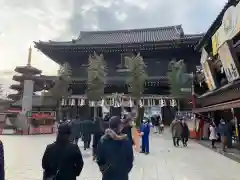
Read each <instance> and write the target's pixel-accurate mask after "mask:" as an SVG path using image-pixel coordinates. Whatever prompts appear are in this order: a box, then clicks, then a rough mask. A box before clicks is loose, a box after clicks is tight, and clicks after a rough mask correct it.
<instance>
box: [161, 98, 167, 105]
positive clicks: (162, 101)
mask: <svg viewBox="0 0 240 180" xmlns="http://www.w3.org/2000/svg"><path fill="white" fill-rule="evenodd" d="M160 106H161V107H164V106H166V101H165V100H164V99H161V100H160Z"/></svg>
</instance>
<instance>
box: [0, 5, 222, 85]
mask: <svg viewBox="0 0 240 180" xmlns="http://www.w3.org/2000/svg"><path fill="white" fill-rule="evenodd" d="M225 2H226V0H211V1H209V0H201V1H199V0H181V1H179V0H148V1H146V0H68V1H66V0H41V1H33V0H21V1H20V0H0V22H1V23H0V47H1V48H0V61H1V64H3V65H1V66H0V71H5V70H11V69H14V67H15V66H17V65H24V64H26V61H27V54H28V47H29V45H30V44H31V42H32V41H34V40H69V39H72V38H73V37H77V36H78V35H79V31H80V30H92V29H94V30H110V29H125V28H146V27H156V26H167V25H175V24H182V25H183V28H184V30H185V32H188V33H197V32H204V31H206V30H207V29H208V27H209V26H210V25H211V23H212V22H213V20H214V19H215V18H216V16H217V14H218V13H219V12H220V10H221V8H222V7H223V5H224V3H225ZM32 59H33V60H32V61H33V65H34V66H37V67H38V68H40V69H42V70H43V72H44V73H47V74H53V73H55V72H56V68H57V65H56V64H55V63H54V62H53V61H51V60H49V59H48V58H47V57H45V56H44V55H43V54H41V53H40V52H37V51H36V50H34V51H33V58H32ZM46 64H47V65H46ZM2 78H4V79H8V78H9V76H8V77H2ZM1 82H2V81H1V80H0V83H1ZM3 83H4V84H5V83H8V84H11V83H12V82H11V81H4V82H3Z"/></svg>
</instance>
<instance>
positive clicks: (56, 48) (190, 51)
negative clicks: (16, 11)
mask: <svg viewBox="0 0 240 180" xmlns="http://www.w3.org/2000/svg"><path fill="white" fill-rule="evenodd" d="M202 37H203V35H202V34H185V33H184V31H183V28H182V27H181V25H177V26H168V27H159V28H147V29H130V30H115V31H81V32H80V36H79V37H78V38H77V39H73V40H71V41H68V42H55V41H48V42H42V41H39V42H35V47H36V48H37V49H39V50H40V51H41V52H42V53H44V54H45V55H46V56H48V57H49V58H51V59H52V60H53V61H55V62H56V63H58V64H63V63H65V62H68V63H69V64H70V66H71V68H72V80H73V83H72V84H71V86H70V88H71V90H72V96H71V97H69V100H68V101H67V102H65V103H64V102H63V105H69V106H73V108H72V109H75V108H74V107H75V106H81V104H82V101H81V99H84V97H85V96H84V95H85V92H86V89H87V84H86V81H87V66H88V57H89V55H90V54H92V53H93V52H96V53H98V54H100V53H103V55H104V59H105V61H106V64H107V70H108V72H107V78H106V79H107V85H106V87H105V90H104V91H105V94H106V96H115V95H116V93H118V94H121V95H123V97H129V92H128V84H127V76H128V72H129V71H128V68H127V66H126V62H125V56H129V55H134V54H137V53H140V55H141V56H142V57H143V59H144V62H145V64H146V70H147V73H148V79H147V81H146V83H145V91H144V94H145V95H144V97H143V99H144V100H143V101H142V103H143V105H144V106H151V105H160V104H161V102H164V103H162V104H164V106H166V107H167V108H166V107H165V108H163V109H164V110H163V117H165V119H168V120H171V119H172V118H173V116H172V115H171V108H170V101H172V100H173V99H174V97H171V95H170V89H169V83H168V78H167V69H168V63H169V62H170V61H171V60H173V59H176V60H180V59H183V60H184V61H185V63H186V64H187V71H188V72H189V73H190V72H194V71H195V70H196V64H197V62H198V61H199V59H200V55H201V54H200V53H199V52H195V51H194V46H195V45H196V44H197V43H198V41H199V40H200V39H201V38H202ZM114 94H115V95H114ZM129 99H130V97H129V98H128V105H126V106H130V105H129ZM181 107H182V108H184V106H181Z"/></svg>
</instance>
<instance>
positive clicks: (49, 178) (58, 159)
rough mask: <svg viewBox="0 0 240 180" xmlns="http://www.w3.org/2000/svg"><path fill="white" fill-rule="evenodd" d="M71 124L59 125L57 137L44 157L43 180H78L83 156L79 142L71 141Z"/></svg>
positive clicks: (48, 147) (47, 148)
mask: <svg viewBox="0 0 240 180" xmlns="http://www.w3.org/2000/svg"><path fill="white" fill-rule="evenodd" d="M70 137H71V126H70V125H69V124H68V123H63V124H61V125H59V127H58V135H57V139H56V141H55V142H54V143H52V144H49V145H47V147H46V150H45V152H44V154H43V157H42V168H43V170H44V174H43V180H66V179H67V180H76V177H77V176H79V175H80V173H81V171H82V169H83V165H84V162H83V158H82V154H81V151H80V149H79V147H78V145H77V144H73V143H71V142H70Z"/></svg>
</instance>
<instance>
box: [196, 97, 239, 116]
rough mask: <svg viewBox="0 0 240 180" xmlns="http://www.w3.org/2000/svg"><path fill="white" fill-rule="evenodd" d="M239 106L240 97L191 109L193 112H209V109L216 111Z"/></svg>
mask: <svg viewBox="0 0 240 180" xmlns="http://www.w3.org/2000/svg"><path fill="white" fill-rule="evenodd" d="M239 107H240V99H238V100H234V101H230V102H225V103H220V104H215V105H211V106H206V107H203V108H196V109H193V112H194V113H200V112H210V111H218V110H225V109H231V108H239Z"/></svg>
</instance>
